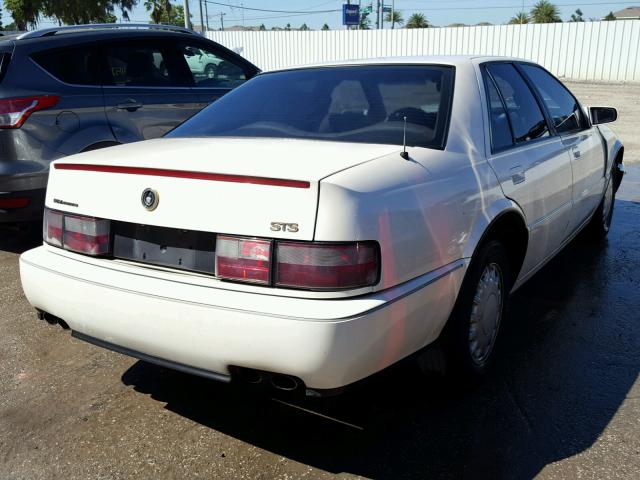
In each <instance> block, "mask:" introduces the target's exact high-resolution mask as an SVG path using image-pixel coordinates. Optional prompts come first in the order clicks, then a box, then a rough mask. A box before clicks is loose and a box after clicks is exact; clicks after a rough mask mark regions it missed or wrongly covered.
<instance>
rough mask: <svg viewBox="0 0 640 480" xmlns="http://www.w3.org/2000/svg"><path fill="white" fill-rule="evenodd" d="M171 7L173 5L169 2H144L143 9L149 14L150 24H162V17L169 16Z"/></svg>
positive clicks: (147, 0) (160, 0)
mask: <svg viewBox="0 0 640 480" xmlns="http://www.w3.org/2000/svg"><path fill="white" fill-rule="evenodd" d="M172 7H173V5H171V2H170V1H169V0H145V1H144V8H146V9H147V12H151V13H150V14H149V16H150V17H151V22H152V23H162V17H168V16H169V15H170V14H171V10H173V8H172Z"/></svg>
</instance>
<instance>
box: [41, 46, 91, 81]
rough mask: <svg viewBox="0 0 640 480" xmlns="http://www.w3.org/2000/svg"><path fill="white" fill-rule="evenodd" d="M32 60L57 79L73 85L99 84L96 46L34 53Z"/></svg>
mask: <svg viewBox="0 0 640 480" xmlns="http://www.w3.org/2000/svg"><path fill="white" fill-rule="evenodd" d="M31 58H32V60H33V61H34V62H36V63H37V64H38V65H40V67H42V68H43V69H44V70H45V71H47V72H48V73H49V74H50V75H52V76H53V77H55V78H57V79H58V80H60V81H62V82H65V83H71V84H74V85H100V70H101V60H100V54H99V52H98V51H97V49H96V48H94V47H91V46H81V47H73V48H66V49H62V50H55V51H45V52H39V53H35V54H33V55H32V56H31Z"/></svg>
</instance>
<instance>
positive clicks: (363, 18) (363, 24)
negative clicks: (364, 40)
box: [358, 12, 371, 30]
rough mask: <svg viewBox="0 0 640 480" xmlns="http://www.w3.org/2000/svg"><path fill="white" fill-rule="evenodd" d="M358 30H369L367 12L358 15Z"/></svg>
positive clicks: (369, 22)
mask: <svg viewBox="0 0 640 480" xmlns="http://www.w3.org/2000/svg"><path fill="white" fill-rule="evenodd" d="M358 28H359V29H360V30H369V29H370V28H371V19H370V18H369V14H368V13H367V12H363V13H362V14H360V24H359V25H358Z"/></svg>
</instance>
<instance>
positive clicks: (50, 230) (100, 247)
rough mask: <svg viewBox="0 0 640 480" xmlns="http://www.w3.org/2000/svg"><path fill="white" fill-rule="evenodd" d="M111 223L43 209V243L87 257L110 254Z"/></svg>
mask: <svg viewBox="0 0 640 480" xmlns="http://www.w3.org/2000/svg"><path fill="white" fill-rule="evenodd" d="M110 227H111V222H110V221H109V220H102V219H97V218H93V217H85V216H81V215H71V214H66V213H62V212H57V211H55V210H49V209H48V208H47V209H45V215H44V235H43V236H44V241H45V242H47V243H49V244H51V245H54V246H56V247H62V248H64V249H66V250H71V251H73V252H78V253H84V254H87V255H105V254H107V253H109V252H110V247H111V235H110Z"/></svg>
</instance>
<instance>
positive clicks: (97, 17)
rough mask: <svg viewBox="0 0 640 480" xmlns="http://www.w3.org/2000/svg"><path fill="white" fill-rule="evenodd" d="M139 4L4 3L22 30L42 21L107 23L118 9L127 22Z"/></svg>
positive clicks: (92, 0) (122, 0)
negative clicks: (45, 19)
mask: <svg viewBox="0 0 640 480" xmlns="http://www.w3.org/2000/svg"><path fill="white" fill-rule="evenodd" d="M137 2H138V0H98V1H96V0H67V1H60V0H4V6H5V8H6V9H7V10H8V11H9V12H11V16H13V19H14V20H15V23H16V25H17V27H18V28H19V29H20V30H26V29H27V26H32V27H35V26H36V25H37V24H38V21H39V20H40V18H42V17H46V18H51V19H52V20H55V21H57V22H58V23H61V24H67V25H78V24H83V23H94V22H107V21H109V20H110V19H112V18H113V16H114V12H115V9H116V8H119V9H120V12H121V13H122V16H123V17H124V18H125V19H128V18H129V12H131V10H132V9H133V7H134V6H135V5H136V3H137Z"/></svg>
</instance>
